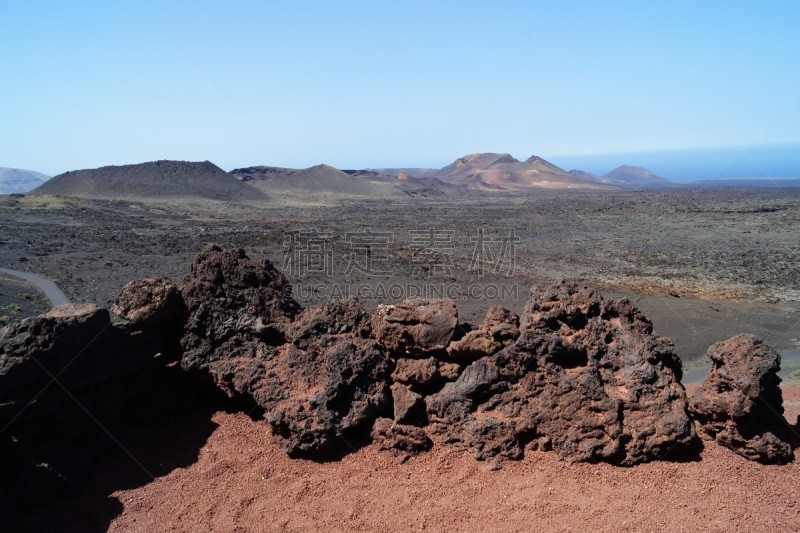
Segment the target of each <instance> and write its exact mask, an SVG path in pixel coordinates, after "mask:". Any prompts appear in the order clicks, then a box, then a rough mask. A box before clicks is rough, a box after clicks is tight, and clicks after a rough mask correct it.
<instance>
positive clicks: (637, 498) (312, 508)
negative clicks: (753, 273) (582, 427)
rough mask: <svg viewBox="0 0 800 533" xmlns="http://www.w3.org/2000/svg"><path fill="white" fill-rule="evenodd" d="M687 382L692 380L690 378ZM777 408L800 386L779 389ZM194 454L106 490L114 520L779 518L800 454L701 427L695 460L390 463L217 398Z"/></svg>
mask: <svg viewBox="0 0 800 533" xmlns="http://www.w3.org/2000/svg"><path fill="white" fill-rule="evenodd" d="M689 388H690V392H691V388H692V387H691V386H690V387H689ZM784 396H785V402H786V408H787V413H786V414H787V419H789V420H790V421H794V420H795V418H796V417H797V415H798V414H800V388H796V387H787V388H785V389H784ZM212 420H213V422H214V423H216V424H217V425H218V427H217V428H216V429H215V430H214V432H213V433H212V434H211V436H210V438H209V439H208V440H207V442H206V443H205V445H204V446H203V447H202V448H201V450H200V452H199V457H198V459H197V461H196V462H194V463H193V464H191V465H190V466H188V467H187V468H178V469H176V470H173V471H172V472H170V473H169V474H167V475H165V476H163V477H160V478H158V479H156V480H155V481H153V482H151V483H149V484H146V485H144V486H140V487H138V488H134V489H131V490H121V491H118V492H115V493H114V494H113V496H114V497H116V498H118V499H119V500H120V501H121V502H122V505H123V506H124V510H123V511H122V513H121V514H120V515H119V516H117V517H116V518H115V519H114V521H113V522H112V524H111V530H112V531H147V532H150V531H263V530H277V531H306V530H320V531H340V530H348V531H386V530H400V531H410V530H422V529H425V530H433V531H443V530H447V531H475V530H482V531H535V530H540V531H541V530H547V531H549V530H559V531H571V530H572V531H585V530H592V531H644V530H665V531H697V530H704V531H709V530H710V531H733V530H752V531H789V530H796V528H797V527H798V524H799V523H800V501H798V496H800V492H799V489H798V482H797V480H798V479H800V464H798V463H797V462H795V463H793V464H790V465H787V466H763V465H759V464H756V463H752V462H749V461H747V460H745V459H743V458H741V457H739V456H738V455H736V454H735V453H733V452H731V451H729V450H727V449H725V448H722V447H720V446H718V445H716V444H715V443H714V442H713V441H709V440H708V439H704V441H703V444H704V450H703V451H702V453H701V456H702V460H701V461H687V462H656V463H650V464H645V465H641V466H636V467H632V468H620V467H614V466H610V465H606V464H600V465H589V464H575V465H568V464H565V463H563V462H559V461H558V460H557V459H556V458H555V455H554V454H550V453H545V452H534V453H528V455H527V457H526V458H525V459H524V460H523V461H520V462H508V463H505V464H504V465H503V467H502V469H501V470H498V471H491V469H490V467H489V465H487V464H486V463H481V462H477V461H475V460H474V459H472V457H470V456H469V455H468V454H465V453H460V452H457V451H454V450H453V449H452V448H451V447H449V446H439V445H436V446H435V447H434V450H433V451H431V452H430V453H427V454H424V455H422V456H420V457H417V458H412V459H411V460H409V461H408V462H407V463H405V464H399V463H398V462H397V461H396V460H394V459H393V458H392V457H391V456H390V455H388V454H386V453H381V452H379V451H378V450H377V449H376V448H375V447H374V446H368V447H366V448H363V449H361V450H359V451H358V452H356V453H353V454H351V455H348V456H346V457H345V458H344V459H342V460H341V461H337V462H330V463H314V462H310V461H303V460H292V459H289V458H288V457H287V456H286V455H285V454H284V453H283V452H282V451H281V450H280V449H279V448H278V446H277V445H276V444H275V443H274V442H273V440H272V438H271V437H270V436H269V432H268V430H267V426H266V424H265V423H261V422H255V421H252V420H251V419H250V418H248V417H247V416H245V415H243V414H231V413H225V412H218V413H216V414H214V415H213V417H212Z"/></svg>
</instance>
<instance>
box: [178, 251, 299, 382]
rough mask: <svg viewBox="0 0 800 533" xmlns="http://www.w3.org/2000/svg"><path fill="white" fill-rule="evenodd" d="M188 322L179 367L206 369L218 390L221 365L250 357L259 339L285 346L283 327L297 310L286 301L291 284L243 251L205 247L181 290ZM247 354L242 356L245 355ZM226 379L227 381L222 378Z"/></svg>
mask: <svg viewBox="0 0 800 533" xmlns="http://www.w3.org/2000/svg"><path fill="white" fill-rule="evenodd" d="M181 294H182V296H183V301H184V303H185V305H186V308H187V310H188V319H187V322H186V326H185V328H184V335H183V338H182V339H181V346H182V348H183V358H182V366H183V367H184V368H185V369H187V370H189V369H192V370H202V369H206V368H208V369H209V370H210V373H211V374H212V375H214V376H215V377H216V378H217V382H218V384H219V385H220V386H222V387H223V388H225V389H227V390H228V392H229V393H232V391H233V389H232V388H231V387H228V386H227V385H225V382H226V381H228V377H230V376H227V375H226V374H224V373H222V372H220V371H219V368H214V367H215V366H216V365H217V362H218V361H219V362H220V364H221V365H222V366H223V367H227V366H228V364H229V362H230V360H231V359H233V358H236V357H240V356H252V354H255V353H257V352H258V351H259V350H262V351H263V349H266V348H260V347H259V346H257V344H258V342H257V341H260V340H263V341H264V342H265V343H266V344H268V345H271V346H277V345H280V344H282V343H283V342H284V341H285V335H286V331H285V330H286V328H287V327H288V325H289V324H290V323H291V320H292V318H293V317H294V316H295V315H296V314H297V313H298V312H299V310H300V306H299V305H298V304H297V302H295V301H294V300H292V299H291V298H289V297H288V296H287V295H288V294H290V285H289V282H288V281H287V280H286V278H285V277H284V276H283V274H281V273H280V272H279V271H278V270H277V269H276V268H275V267H274V266H273V265H272V263H270V262H269V260H267V259H264V260H262V261H251V260H250V259H249V258H248V257H247V256H246V255H245V253H244V250H236V249H228V250H223V249H222V248H220V247H219V246H216V245H209V246H207V247H206V248H205V249H204V250H203V252H202V253H201V254H200V255H199V256H198V257H197V258H196V259H195V260H194V263H193V264H192V270H191V273H190V274H189V276H188V277H187V278H186V279H185V280H184V282H183V286H182V287H181ZM245 354H246V355H245ZM226 376H227V377H226Z"/></svg>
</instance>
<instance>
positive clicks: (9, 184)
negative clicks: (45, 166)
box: [0, 167, 50, 194]
mask: <svg viewBox="0 0 800 533" xmlns="http://www.w3.org/2000/svg"><path fill="white" fill-rule="evenodd" d="M49 179H50V176H46V175H44V174H42V173H40V172H34V171H33V170H23V169H20V168H3V167H0V194H13V193H26V192H28V191H30V190H31V189H33V188H35V187H38V186H39V185H41V184H42V183H44V182H45V181H47V180H49Z"/></svg>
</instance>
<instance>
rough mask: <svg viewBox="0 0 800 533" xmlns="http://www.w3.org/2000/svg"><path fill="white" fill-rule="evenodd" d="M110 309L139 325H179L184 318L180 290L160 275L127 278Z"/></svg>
mask: <svg viewBox="0 0 800 533" xmlns="http://www.w3.org/2000/svg"><path fill="white" fill-rule="evenodd" d="M111 312H112V313H114V314H115V315H117V316H119V317H122V318H124V319H125V320H127V321H129V322H131V323H132V324H134V325H136V326H140V327H172V326H177V327H180V323H181V322H182V321H183V319H184V308H183V299H182V298H181V293H180V291H179V290H178V287H177V286H176V285H175V284H174V283H173V282H172V281H170V280H168V279H167V278H163V277H155V278H147V279H137V280H133V281H131V282H129V283H128V284H127V285H125V287H123V288H122V291H121V292H120V293H119V295H118V296H117V298H116V299H115V300H114V304H113V305H112V306H111Z"/></svg>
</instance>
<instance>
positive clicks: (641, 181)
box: [602, 165, 669, 187]
mask: <svg viewBox="0 0 800 533" xmlns="http://www.w3.org/2000/svg"><path fill="white" fill-rule="evenodd" d="M602 179H603V181H604V182H605V183H610V184H615V185H623V186H627V187H653V186H664V185H669V181H668V180H667V179H665V178H662V177H661V176H658V175H656V174H654V173H653V172H651V171H649V170H647V169H646V168H642V167H632V166H625V165H623V166H621V167H617V168H615V169H614V170H612V171H611V172H608V173H606V174H603V176H602Z"/></svg>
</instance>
